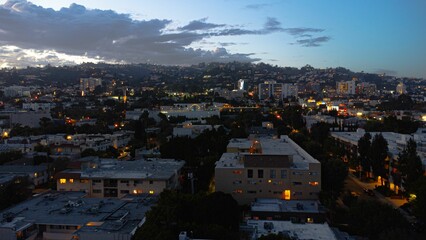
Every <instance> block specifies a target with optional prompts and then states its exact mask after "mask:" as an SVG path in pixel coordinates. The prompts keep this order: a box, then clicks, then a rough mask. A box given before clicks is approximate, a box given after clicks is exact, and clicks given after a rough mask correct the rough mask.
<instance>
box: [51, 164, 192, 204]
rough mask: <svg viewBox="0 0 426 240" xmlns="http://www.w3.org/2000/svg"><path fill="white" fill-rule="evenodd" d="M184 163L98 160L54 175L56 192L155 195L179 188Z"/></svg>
mask: <svg viewBox="0 0 426 240" xmlns="http://www.w3.org/2000/svg"><path fill="white" fill-rule="evenodd" d="M184 164H185V162H184V161H176V160H174V159H151V160H137V161H118V160H114V159H100V160H95V161H92V162H89V163H86V164H82V167H81V168H80V169H68V170H65V171H62V172H59V173H57V174H56V175H55V178H56V181H57V190H58V191H84V192H87V193H88V196H89V197H105V198H109V197H118V198H121V197H124V196H125V195H128V194H142V193H150V194H157V193H160V192H162V191H163V190H165V189H176V188H177V187H178V186H179V181H178V180H179V176H180V170H181V169H182V167H183V165H184Z"/></svg>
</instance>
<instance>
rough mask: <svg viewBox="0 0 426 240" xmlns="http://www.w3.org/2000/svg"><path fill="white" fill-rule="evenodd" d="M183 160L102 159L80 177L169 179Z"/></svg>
mask: <svg viewBox="0 0 426 240" xmlns="http://www.w3.org/2000/svg"><path fill="white" fill-rule="evenodd" d="M184 164H185V162H184V161H177V160H174V159H160V158H158V159H157V158H155V159H148V160H137V161H117V160H102V161H101V162H100V164H99V165H98V166H97V167H95V168H88V169H85V170H83V171H82V173H81V177H82V178H108V179H169V178H170V177H172V176H173V174H175V173H176V172H177V171H179V170H180V169H181V168H182V167H183V165H184Z"/></svg>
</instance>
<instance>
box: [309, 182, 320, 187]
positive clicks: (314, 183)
mask: <svg viewBox="0 0 426 240" xmlns="http://www.w3.org/2000/svg"><path fill="white" fill-rule="evenodd" d="M309 185H311V186H318V182H309Z"/></svg>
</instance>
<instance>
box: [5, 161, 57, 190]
mask: <svg viewBox="0 0 426 240" xmlns="http://www.w3.org/2000/svg"><path fill="white" fill-rule="evenodd" d="M1 175H8V176H10V175H13V176H16V177H18V176H19V177H23V176H26V177H28V178H29V179H30V181H31V182H32V183H33V184H34V186H38V185H42V184H44V183H47V182H48V181H49V174H48V172H47V166H45V165H39V166H30V165H3V166H0V176H1Z"/></svg>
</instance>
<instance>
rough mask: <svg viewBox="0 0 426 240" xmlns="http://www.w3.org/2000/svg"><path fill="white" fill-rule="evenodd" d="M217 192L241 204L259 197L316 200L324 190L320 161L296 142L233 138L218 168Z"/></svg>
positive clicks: (217, 164) (216, 170)
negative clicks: (229, 195) (227, 195)
mask: <svg viewBox="0 0 426 240" xmlns="http://www.w3.org/2000/svg"><path fill="white" fill-rule="evenodd" d="M215 182H216V191H222V192H225V193H230V194H232V196H233V197H234V198H235V200H237V201H238V203H239V204H248V203H251V202H253V201H254V200H255V199H256V198H278V199H284V200H316V199H318V193H319V192H320V191H321V163H320V162H319V161H317V160H316V159H314V158H313V157H312V156H310V155H309V154H308V153H307V152H306V151H305V150H303V149H302V148H301V147H300V146H298V145H297V144H296V143H295V142H293V141H292V140H291V139H290V138H289V137H288V136H281V138H272V137H262V138H257V139H232V140H231V141H230V143H229V144H228V146H227V152H226V153H224V154H223V155H222V157H221V158H220V160H219V161H217V162H216V167H215Z"/></svg>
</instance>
